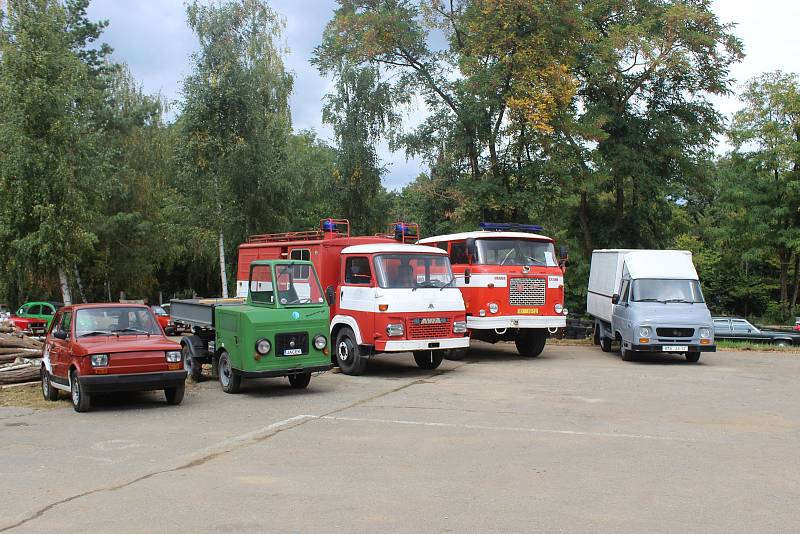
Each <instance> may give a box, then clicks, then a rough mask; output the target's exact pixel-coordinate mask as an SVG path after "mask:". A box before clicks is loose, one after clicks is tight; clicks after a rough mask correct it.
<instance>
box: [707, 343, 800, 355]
mask: <svg viewBox="0 0 800 534" xmlns="http://www.w3.org/2000/svg"><path fill="white" fill-rule="evenodd" d="M717 348H719V349H725V350H742V351H755V352H789V353H792V352H800V346H789V347H779V346H777V345H770V344H769V343H752V342H749V341H728V340H719V341H717Z"/></svg>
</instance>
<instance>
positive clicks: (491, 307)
mask: <svg viewBox="0 0 800 534" xmlns="http://www.w3.org/2000/svg"><path fill="white" fill-rule="evenodd" d="M499 310H500V306H498V305H497V303H496V302H490V303H489V313H497V312H498V311H499Z"/></svg>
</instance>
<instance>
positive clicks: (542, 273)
mask: <svg viewBox="0 0 800 534" xmlns="http://www.w3.org/2000/svg"><path fill="white" fill-rule="evenodd" d="M480 227H481V230H480V231H477V232H463V233H460V234H450V235H440V236H435V237H429V238H426V239H421V240H420V241H419V243H420V244H425V245H430V246H435V247H439V248H441V249H442V250H446V251H447V252H448V254H449V255H450V263H451V264H452V266H453V272H454V273H455V276H456V285H457V286H458V287H459V288H460V289H461V292H462V293H463V295H464V303H465V306H466V308H467V328H469V331H470V336H471V337H472V338H474V339H478V340H481V341H488V342H490V343H496V342H497V341H512V340H513V341H514V342H515V343H516V345H517V350H518V351H519V353H520V354H521V355H523V356H529V357H534V356H538V355H539V354H541V352H542V350H544V345H545V343H546V341H547V334H548V329H555V328H562V327H565V326H566V315H567V310H566V309H565V308H564V306H563V303H564V264H563V262H560V261H559V260H558V259H557V258H556V254H555V247H554V245H553V240H552V239H550V238H549V237H545V236H542V235H538V234H536V233H535V232H538V231H541V227H540V226H534V225H518V224H497V223H481V225H480ZM565 254H566V253H565V252H564V254H563V255H565ZM463 353H464V352H460V353H456V352H453V353H451V354H450V355H449V357H450V358H453V357H458V356H460V355H463Z"/></svg>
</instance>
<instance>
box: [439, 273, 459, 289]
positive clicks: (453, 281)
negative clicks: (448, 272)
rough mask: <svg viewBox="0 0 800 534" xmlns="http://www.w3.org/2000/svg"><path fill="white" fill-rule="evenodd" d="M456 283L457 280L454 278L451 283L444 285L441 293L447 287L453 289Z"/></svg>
mask: <svg viewBox="0 0 800 534" xmlns="http://www.w3.org/2000/svg"><path fill="white" fill-rule="evenodd" d="M455 283H456V278H455V276H454V277H453V278H451V279H450V281H449V282H447V283H446V284H442V287H440V288H439V291H442V290H443V289H444V288H446V287H453V286H454V285H455Z"/></svg>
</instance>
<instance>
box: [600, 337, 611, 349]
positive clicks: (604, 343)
mask: <svg viewBox="0 0 800 534" xmlns="http://www.w3.org/2000/svg"><path fill="white" fill-rule="evenodd" d="M600 350H602V351H603V352H611V338H610V337H601V338H600Z"/></svg>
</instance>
